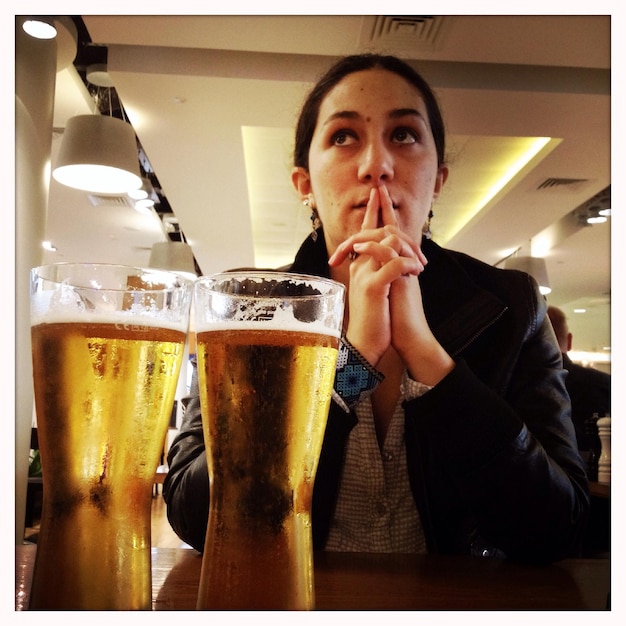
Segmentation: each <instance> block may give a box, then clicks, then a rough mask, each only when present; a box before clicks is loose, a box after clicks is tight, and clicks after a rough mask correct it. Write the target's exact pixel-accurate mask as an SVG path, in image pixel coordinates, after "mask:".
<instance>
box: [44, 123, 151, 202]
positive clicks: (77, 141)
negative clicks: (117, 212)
mask: <svg viewBox="0 0 626 626" xmlns="http://www.w3.org/2000/svg"><path fill="white" fill-rule="evenodd" d="M52 175H53V177H54V178H55V180H57V181H58V182H60V183H61V184H63V185H67V186H68V187H74V188H75V189H81V190H83V191H90V192H95V193H111V194H119V193H127V192H128V191H130V190H131V189H138V188H139V187H141V177H140V175H139V159H138V151H137V139H136V138H135V131H134V130H133V128H132V126H131V125H130V124H129V123H128V122H125V121H124V120H121V119H119V118H117V117H109V116H108V115H99V114H94V115H77V116H75V117H72V118H70V119H69V120H68V122H67V125H66V127H65V133H64V136H63V143H62V144H61V148H60V150H59V155H58V158H57V164H56V168H55V170H54V172H53V173H52Z"/></svg>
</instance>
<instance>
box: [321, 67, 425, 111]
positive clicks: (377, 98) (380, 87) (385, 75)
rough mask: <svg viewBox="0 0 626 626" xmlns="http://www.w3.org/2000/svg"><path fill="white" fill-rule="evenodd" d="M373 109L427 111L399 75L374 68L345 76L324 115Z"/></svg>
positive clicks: (330, 96)
mask: <svg viewBox="0 0 626 626" xmlns="http://www.w3.org/2000/svg"><path fill="white" fill-rule="evenodd" d="M371 106H376V107H383V108H385V107H392V108H415V109H418V110H419V111H422V112H424V111H425V104H424V99H423V97H422V94H421V92H420V91H419V90H418V89H417V87H415V86H414V85H413V84H411V83H410V82H409V81H408V80H406V79H405V78H404V77H402V76H400V75H399V74H396V73H395V72H390V71H389V70H385V69H382V68H374V69H368V70H361V71H358V72H353V73H351V74H348V75H347V76H344V78H342V79H341V80H340V81H339V82H338V83H337V84H336V85H335V86H334V87H333V88H332V89H331V90H330V91H329V92H328V94H327V95H326V97H325V98H324V100H323V101H322V103H321V106H320V114H322V113H323V112H325V113H326V114H329V113H331V112H332V111H333V110H334V109H337V108H339V109H343V108H346V109H349V110H354V111H359V110H360V109H364V108H367V107H371Z"/></svg>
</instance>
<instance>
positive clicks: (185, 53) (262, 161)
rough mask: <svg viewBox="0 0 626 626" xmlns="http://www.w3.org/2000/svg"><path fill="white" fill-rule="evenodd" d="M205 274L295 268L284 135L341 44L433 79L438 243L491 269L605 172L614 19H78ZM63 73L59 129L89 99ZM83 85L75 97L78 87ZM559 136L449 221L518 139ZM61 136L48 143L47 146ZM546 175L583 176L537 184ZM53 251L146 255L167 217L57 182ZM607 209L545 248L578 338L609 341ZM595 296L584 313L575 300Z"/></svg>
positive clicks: (583, 342) (54, 256)
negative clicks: (443, 129)
mask: <svg viewBox="0 0 626 626" xmlns="http://www.w3.org/2000/svg"><path fill="white" fill-rule="evenodd" d="M83 19H84V21H85V24H86V26H87V28H88V30H89V33H90V35H91V38H92V40H93V42H94V43H96V44H101V45H105V46H107V47H108V72H109V75H110V76H111V78H112V80H113V82H114V84H115V87H116V90H117V92H118V94H119V96H120V99H121V101H122V103H123V105H124V108H125V110H126V112H127V113H128V116H129V118H130V121H131V122H132V124H133V126H134V128H135V130H136V132H137V135H138V137H139V139H140V141H141V144H142V146H143V148H144V149H145V152H146V154H147V156H148V158H149V160H150V163H151V164H152V166H153V167H154V170H155V172H156V175H157V176H158V178H159V181H160V183H161V185H162V188H163V191H164V193H165V195H166V196H167V199H168V201H169V203H170V205H171V206H172V209H173V211H174V213H175V215H176V217H177V218H178V221H179V224H180V227H181V229H182V231H183V232H184V233H185V236H186V237H187V239H188V241H189V243H190V244H191V245H192V247H193V250H194V253H195V256H196V259H197V261H198V264H199V266H200V267H201V269H202V271H203V273H205V274H207V273H211V272H215V271H220V270H223V269H227V268H232V267H238V266H249V265H254V264H256V265H262V266H268V265H271V266H277V265H281V264H283V263H287V262H288V261H289V260H290V259H291V258H292V257H293V254H294V253H295V251H296V249H297V247H298V245H299V243H300V242H301V241H302V239H303V238H304V237H305V236H306V235H307V234H308V232H309V229H310V220H309V215H308V213H307V211H306V209H305V208H304V207H303V206H302V205H301V204H300V203H299V201H298V199H297V197H296V196H295V194H294V192H293V191H292V189H291V183H290V178H289V171H290V158H291V154H290V149H291V135H292V129H293V125H294V122H295V118H296V115H297V112H298V108H299V105H300V103H301V101H302V99H303V97H304V96H305V94H306V92H307V90H308V88H310V86H311V85H312V83H313V82H314V81H315V79H316V78H317V77H318V76H319V74H320V73H321V72H322V71H323V70H324V69H325V68H326V67H327V66H328V65H329V64H330V62H331V61H332V60H334V57H337V56H341V55H344V54H348V53H353V52H358V51H363V50H371V49H375V50H378V51H383V52H391V53H394V54H397V55H399V56H402V57H404V58H407V59H410V60H411V62H413V60H415V65H416V67H417V68H418V69H420V70H421V71H422V73H423V74H424V75H425V77H426V78H427V79H428V80H429V81H430V82H431V84H432V85H433V86H434V87H435V89H436V91H437V93H438V95H439V98H440V101H441V104H442V108H443V111H444V117H445V120H446V123H447V127H448V133H449V135H450V145H449V148H450V156H451V174H450V177H449V179H448V183H447V185H446V190H445V191H444V195H443V197H442V199H441V201H440V202H439V203H438V206H437V207H436V214H435V218H434V220H433V231H434V235H435V240H437V241H439V242H440V243H442V244H443V245H445V246H447V247H450V248H453V249H457V250H461V251H464V252H467V253H469V254H471V255H473V256H476V257H478V258H480V259H482V260H484V261H486V262H488V263H491V264H495V263H497V262H498V261H499V260H501V259H502V258H503V257H504V256H506V255H507V254H509V253H511V252H512V251H513V250H514V249H516V248H518V247H520V246H527V244H528V242H529V241H530V240H531V239H533V238H535V240H536V239H537V236H538V234H539V233H541V232H542V231H544V230H546V229H548V228H549V227H551V225H554V224H557V223H559V221H560V220H561V219H562V218H563V217H564V216H565V215H566V214H568V213H569V212H571V211H572V210H574V209H576V208H577V207H578V206H579V205H581V204H583V203H584V202H585V201H587V200H588V199H589V198H591V197H592V196H593V195H595V194H596V193H597V192H599V191H601V190H602V189H604V188H606V187H607V186H608V185H610V184H611V176H610V175H611V162H610V137H611V128H610V121H611V116H610V105H611V96H610V75H609V70H610V67H611V53H610V51H611V45H610V43H611V40H610V32H611V21H610V17H603V16H445V17H444V18H443V19H442V20H441V21H436V22H434V26H433V28H432V29H431V30H430V31H424V30H422V31H420V30H416V28H415V27H414V25H404V24H402V23H400V22H398V21H390V20H386V21H385V20H383V21H382V30H377V28H378V27H379V26H381V20H380V19H378V20H377V18H376V16H254V17H252V16H197V15H194V16H123V15H117V16H116V15H105V16H95V15H94V16H92V15H87V16H83ZM72 69H73V68H70V69H68V70H64V71H63V72H60V73H59V75H58V77H59V81H58V83H57V109H56V111H55V121H54V125H55V127H60V128H62V127H63V126H64V125H65V121H66V120H67V119H68V117H71V116H72V115H75V114H78V113H84V112H87V111H88V107H89V103H88V100H86V99H85V96H84V90H83V91H81V89H82V86H81V84H80V81H79V80H76V79H77V75H73V74H72ZM77 98H78V99H77ZM523 137H550V138H553V139H555V141H554V142H552V143H551V144H550V145H549V147H548V148H547V149H546V150H545V151H544V152H543V153H541V154H540V155H539V157H537V158H536V159H535V160H534V161H532V162H531V163H530V164H529V165H528V166H527V167H526V168H525V169H524V170H523V171H522V172H521V173H520V175H518V176H517V177H516V178H514V179H513V180H512V181H511V182H510V183H509V184H508V185H507V186H506V187H505V188H504V189H503V190H502V191H501V192H500V193H499V194H498V195H497V196H495V198H493V199H492V200H491V202H489V203H488V204H487V205H486V206H485V207H484V208H483V209H482V210H481V211H480V212H479V213H478V214H477V215H476V216H475V217H474V218H472V219H471V220H470V221H469V222H468V223H466V224H465V225H464V226H463V227H462V228H461V230H460V231H459V232H458V233H456V234H454V235H453V236H452V235H451V233H453V232H454V230H455V228H456V226H455V225H454V224H456V223H457V222H456V221H457V220H459V219H465V218H462V215H463V213H464V211H465V210H466V209H467V206H468V204H470V201H471V199H472V198H473V197H474V196H476V194H479V193H481V189H482V185H483V180H484V179H485V178H486V177H487V176H489V175H491V172H492V170H493V168H494V167H497V166H499V164H500V163H501V159H500V158H498V159H496V160H495V163H494V159H493V155H494V154H496V155H500V154H501V153H502V152H501V151H503V150H504V148H505V147H506V146H507V145H508V143H510V141H511V139H510V138H523ZM60 138H61V135H60V134H59V135H55V137H54V140H53V159H54V154H55V153H56V150H58V144H59V142H60ZM549 178H557V179H560V178H565V179H581V180H582V181H583V182H581V183H579V184H577V185H567V186H559V187H555V188H549V189H547V190H540V189H538V187H539V185H540V184H541V183H542V182H543V181H545V180H546V179H549ZM48 238H49V239H51V240H52V241H53V243H54V244H55V245H56V246H57V248H58V250H57V252H55V253H47V258H46V259H45V260H46V261H53V260H91V261H101V262H113V261H115V262H124V263H134V264H144V265H145V264H146V263H147V262H148V258H149V249H150V246H151V245H152V243H153V242H155V241H159V240H164V239H165V235H164V233H163V230H162V228H161V224H160V221H159V220H158V219H157V218H156V217H154V218H152V219H150V218H147V217H144V216H141V215H140V214H139V213H137V212H135V211H134V210H133V209H132V208H129V207H127V206H117V207H112V206H107V207H94V206H93V205H92V203H91V202H90V201H89V198H88V195H87V194H86V193H84V192H78V191H75V190H71V189H67V188H64V187H62V186H61V185H58V184H57V183H55V182H54V181H52V183H51V193H50V206H49V223H48ZM610 241H611V239H610V221H609V223H607V224H603V225H598V226H594V227H586V228H581V229H579V230H577V231H576V232H575V233H574V234H571V235H570V236H568V237H567V238H565V239H563V240H561V241H558V242H557V243H556V245H554V246H553V247H552V248H551V249H549V250H548V251H547V252H546V253H545V257H546V261H547V265H548V272H549V275H550V280H551V284H552V288H553V291H552V293H551V294H550V295H549V296H548V300H549V302H550V303H552V304H556V305H557V306H560V307H562V308H563V309H564V310H565V311H566V313H567V314H568V317H569V319H570V324H571V327H572V331H573V333H574V348H575V349H576V350H602V348H603V347H604V346H609V345H610ZM578 306H585V307H586V308H587V311H588V312H587V313H586V314H585V315H576V314H574V313H573V309H574V308H575V307H578Z"/></svg>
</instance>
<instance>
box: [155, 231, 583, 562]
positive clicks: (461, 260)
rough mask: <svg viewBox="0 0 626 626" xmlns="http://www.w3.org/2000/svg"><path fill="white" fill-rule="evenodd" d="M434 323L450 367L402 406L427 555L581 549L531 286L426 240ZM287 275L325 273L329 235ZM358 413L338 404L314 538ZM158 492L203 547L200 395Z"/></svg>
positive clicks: (306, 250) (528, 554) (552, 356)
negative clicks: (451, 361)
mask: <svg viewBox="0 0 626 626" xmlns="http://www.w3.org/2000/svg"><path fill="white" fill-rule="evenodd" d="M422 249H423V251H424V253H425V255H426V258H427V259H428V261H429V262H428V265H427V266H426V269H425V271H424V272H423V273H422V275H421V276H420V279H419V280H420V285H421V289H422V294H423V295H422V298H423V302H424V307H425V312H426V317H427V319H428V322H429V324H430V327H431V329H432V331H433V333H434V334H435V336H436V337H437V339H438V340H439V341H440V343H441V344H442V345H443V347H444V348H445V349H446V350H447V351H448V353H449V354H450V355H451V356H452V357H453V358H454V359H455V362H456V367H455V369H454V370H453V371H452V372H451V373H450V374H449V375H448V376H447V377H446V378H445V379H444V380H442V381H441V382H440V383H439V384H438V385H436V386H435V387H434V388H433V389H432V390H430V391H428V392H427V393H426V394H424V395H423V396H421V397H419V398H416V399H414V400H411V401H409V402H406V403H405V404H404V411H405V415H406V419H405V437H406V451H407V462H408V472H409V480H410V485H411V489H412V492H413V496H414V499H415V502H416V504H417V507H418V509H419V512H420V516H421V520H422V525H423V527H424V532H425V536H426V541H427V545H428V549H429V551H430V552H432V553H442V554H446V553H447V554H455V553H456V554H480V555H499V556H507V557H509V558H513V559H516V560H522V561H530V562H535V563H543V562H550V561H553V560H557V559H559V558H563V557H565V556H571V555H574V554H576V551H577V549H578V546H579V541H580V537H581V534H582V530H583V527H584V524H585V521H586V515H587V511H588V508H589V493H588V484H587V479H586V475H585V470H584V465H583V462H582V460H581V457H580V456H579V453H578V451H577V447H576V439H575V435H574V429H573V426H572V422H571V418H570V401H569V397H568V395H567V391H566V389H565V384H564V379H565V371H564V370H563V368H562V360H561V352H560V350H559V347H558V345H557V343H556V339H555V337H554V333H553V331H552V327H551V325H550V322H549V319H548V317H547V316H546V302H545V299H544V297H543V296H542V295H540V294H539V291H538V288H537V285H536V283H535V282H534V280H533V279H531V278H530V277H529V276H528V275H526V274H523V273H521V272H515V271H506V270H501V269H497V268H494V267H491V266H489V265H486V264H485V263H482V262H480V261H478V260H476V259H473V258H471V257H468V256H467V255H464V254H461V253H458V252H453V251H450V250H445V249H443V248H441V247H439V246H438V245H437V244H435V243H434V242H432V241H428V240H424V242H423V246H422ZM290 269H291V271H294V272H299V273H307V274H315V275H321V276H328V275H329V270H328V257H327V254H326V249H325V245H324V239H323V236H320V237H318V240H317V242H316V243H314V242H313V241H312V240H311V239H307V240H306V241H305V242H304V244H303V245H302V247H301V248H300V250H299V252H298V254H297V256H296V259H295V262H294V264H293V265H292V267H291V268H290ZM356 422H357V418H356V416H355V415H354V414H353V413H350V414H348V413H346V412H345V411H344V410H343V409H342V408H341V407H340V406H339V405H338V404H336V403H334V402H333V403H332V404H331V409H330V412H329V416H328V424H327V428H326V433H325V437H324V443H323V447H322V453H321V457H320V462H319V467H318V471H317V477H316V481H315V488H314V495H313V522H312V523H313V541H314V546H315V548H316V549H323V547H324V545H325V542H326V540H327V537H328V532H329V527H330V523H331V519H332V514H333V509H334V506H335V501H336V497H337V491H338V487H339V477H340V475H341V471H342V462H343V453H344V449H345V444H346V440H347V437H348V435H349V433H350V430H351V429H352V428H353V426H354V425H355V424H356ZM168 462H169V467H170V471H169V474H168V476H167V478H166V480H165V484H164V490H163V494H164V497H165V499H166V501H167V506H168V517H169V520H170V523H171V525H172V527H173V528H174V530H175V531H176V532H177V533H178V535H179V536H180V537H181V538H182V539H183V540H184V541H185V542H187V543H189V544H190V545H192V546H193V547H195V548H196V549H198V550H202V549H203V546H204V539H205V531H206V525H207V515H208V491H209V485H208V474H207V464H206V458H205V449H204V440H203V435H202V425H201V418H200V408H199V402H198V398H197V389H195V390H193V391H192V395H191V398H190V400H189V403H188V406H187V408H186V411H185V415H184V419H183V424H182V427H181V429H180V433H179V435H178V437H177V438H176V440H175V441H174V443H173V445H172V446H171V449H170V452H169V455H168Z"/></svg>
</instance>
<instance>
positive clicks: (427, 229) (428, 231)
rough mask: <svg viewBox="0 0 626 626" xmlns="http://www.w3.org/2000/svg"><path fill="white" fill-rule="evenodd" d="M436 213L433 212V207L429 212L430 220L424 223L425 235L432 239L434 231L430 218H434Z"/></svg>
mask: <svg viewBox="0 0 626 626" xmlns="http://www.w3.org/2000/svg"><path fill="white" fill-rule="evenodd" d="M434 215H435V214H434V213H433V210H432V209H431V210H430V211H429V212H428V220H427V222H426V224H425V225H424V237H426V239H432V237H433V233H432V231H431V230H430V220H432V219H433V216H434Z"/></svg>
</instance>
